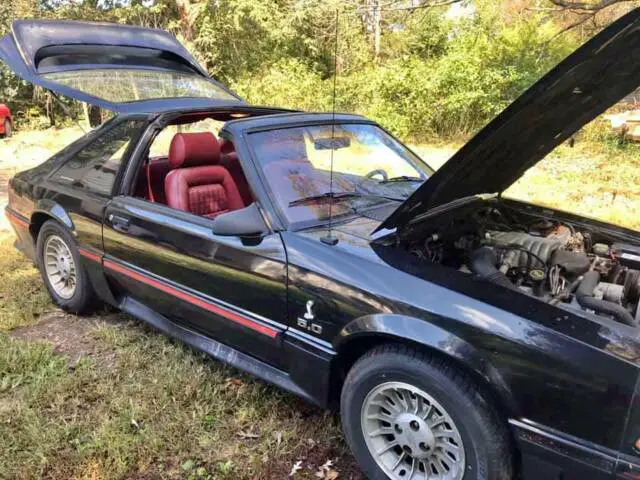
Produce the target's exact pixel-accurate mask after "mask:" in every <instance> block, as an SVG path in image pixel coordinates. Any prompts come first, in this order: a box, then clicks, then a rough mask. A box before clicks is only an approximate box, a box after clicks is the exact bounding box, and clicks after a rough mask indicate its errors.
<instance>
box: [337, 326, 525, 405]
mask: <svg viewBox="0 0 640 480" xmlns="http://www.w3.org/2000/svg"><path fill="white" fill-rule="evenodd" d="M338 338H339V340H338V341H337V342H336V344H335V345H334V348H335V349H336V352H337V358H336V360H337V361H336V364H335V366H334V369H333V371H332V381H331V391H330V402H331V403H333V402H335V401H338V402H339V398H340V394H341V391H342V386H343V383H344V379H345V378H346V374H347V373H348V371H349V370H350V369H351V367H352V366H353V365H354V364H355V362H356V361H357V360H358V359H359V358H361V357H362V356H363V355H365V354H366V353H367V352H369V351H370V350H371V349H373V348H375V347H377V346H379V345H382V344H388V343H396V344H403V345H407V346H410V347H412V348H415V349H418V350H421V351H424V352H427V353H429V354H430V355H433V356H437V357H439V358H442V359H444V360H447V361H449V362H450V363H452V364H453V365H454V366H455V367H457V368H458V369H460V370H461V371H462V372H463V373H465V374H466V375H467V376H469V377H470V378H471V379H473V380H474V381H475V382H476V383H477V384H478V386H480V387H481V388H482V389H483V390H484V391H486V392H487V394H488V395H489V396H490V398H491V400H492V401H493V402H494V403H495V404H496V407H498V408H499V409H500V411H502V412H506V413H507V415H508V416H515V415H517V411H518V408H517V404H516V401H515V400H514V397H513V395H512V392H511V390H510V388H509V387H508V385H507V383H506V382H505V381H504V379H503V378H502V375H501V374H500V372H499V371H498V370H497V369H496V368H495V367H494V366H493V365H492V364H491V363H490V362H489V361H488V359H487V358H486V356H485V355H483V354H482V352H481V351H479V350H478V349H477V348H476V347H474V346H473V345H472V344H470V343H469V342H467V341H466V340H464V339H462V338H460V337H459V336H457V335H455V334H454V333H452V332H449V331H447V330H445V329H443V328H442V327H440V326H438V325H435V324H434V323H431V322H429V321H426V320H423V319H419V318H414V317H408V316H404V315H370V316H367V317H362V318H359V319H357V320H354V321H353V322H351V323H350V324H349V325H347V326H346V327H345V328H344V329H343V330H342V332H341V333H340V335H339V337H338Z"/></svg>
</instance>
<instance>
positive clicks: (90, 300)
mask: <svg viewBox="0 0 640 480" xmlns="http://www.w3.org/2000/svg"><path fill="white" fill-rule="evenodd" d="M36 249H37V254H38V267H39V268H40V273H41V275H42V279H43V281H44V284H45V286H46V287H47V290H48V291H49V295H50V296H51V299H52V300H53V301H54V302H55V304H56V305H58V306H59V307H60V308H62V309H63V310H67V311H69V312H72V313H76V314H79V313H87V312H89V311H90V310H91V309H92V308H93V307H94V306H95V304H96V294H95V292H94V290H93V286H92V285H91V281H90V280H89V275H88V274H87V271H86V270H85V268H84V266H83V265H82V262H81V261H80V254H79V252H78V248H77V247H76V242H75V240H74V238H73V237H72V236H71V234H70V233H69V232H68V231H67V230H66V229H65V228H63V227H62V226H61V225H60V224H59V223H57V222H55V221H54V220H48V221H47V222H45V223H44V225H42V228H41V229H40V233H39V234H38V241H37V245H36Z"/></svg>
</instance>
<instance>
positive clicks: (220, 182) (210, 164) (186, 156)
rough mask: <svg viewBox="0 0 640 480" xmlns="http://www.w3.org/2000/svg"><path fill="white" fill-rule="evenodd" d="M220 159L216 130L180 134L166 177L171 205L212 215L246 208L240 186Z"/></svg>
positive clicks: (172, 143) (175, 138)
mask: <svg viewBox="0 0 640 480" xmlns="http://www.w3.org/2000/svg"><path fill="white" fill-rule="evenodd" d="M220 160H221V159H220V143H219V142H218V140H217V139H216V137H215V136H214V135H213V134H212V133H209V132H203V133H178V134H176V135H175V136H174V137H173V140H172V141H171V147H170V148H169V165H170V166H171V171H170V172H169V173H168V175H167V176H166V178H165V180H164V190H165V194H166V196H167V205H168V206H170V207H172V208H176V209H178V210H184V211H186V212H191V213H194V214H196V215H200V216H203V217H209V218H215V217H216V216H218V215H220V214H222V213H226V212H230V211H233V210H238V209H241V208H243V207H244V203H243V201H242V198H241V197H240V193H239V192H238V187H236V183H235V181H234V180H233V178H232V177H231V174H230V173H229V171H228V170H227V169H226V168H225V167H223V166H221V165H220Z"/></svg>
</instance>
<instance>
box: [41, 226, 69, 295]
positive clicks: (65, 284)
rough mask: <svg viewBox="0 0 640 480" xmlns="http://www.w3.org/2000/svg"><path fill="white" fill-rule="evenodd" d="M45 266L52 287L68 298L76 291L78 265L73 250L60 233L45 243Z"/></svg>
mask: <svg viewBox="0 0 640 480" xmlns="http://www.w3.org/2000/svg"><path fill="white" fill-rule="evenodd" d="M44 267H45V272H46V274H47V279H48V280H49V284H50V285H51V288H53V290H54V291H55V292H56V294H57V295H58V296H59V297H61V298H63V299H65V300H68V299H70V298H71V297H73V295H74V294H75V292H76V285H77V283H76V265H75V262H74V260H73V255H72V254H71V250H69V247H68V246H67V244H66V243H65V242H64V240H63V239H62V238H61V237H59V236H58V235H51V236H50V237H48V238H47V240H46V242H45V244H44Z"/></svg>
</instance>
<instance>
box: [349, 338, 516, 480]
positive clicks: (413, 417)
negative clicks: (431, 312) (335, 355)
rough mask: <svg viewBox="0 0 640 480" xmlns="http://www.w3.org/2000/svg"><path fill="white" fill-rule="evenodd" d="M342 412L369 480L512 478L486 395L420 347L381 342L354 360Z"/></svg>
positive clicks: (504, 436) (501, 431)
mask: <svg viewBox="0 0 640 480" xmlns="http://www.w3.org/2000/svg"><path fill="white" fill-rule="evenodd" d="M341 415H342V425H343V428H344V433H345V437H346V440H347V443H348V444H349V446H350V448H351V451H352V452H353V454H354V455H355V457H356V459H357V461H358V463H359V464H360V466H361V467H362V469H363V470H364V472H365V474H366V475H367V477H368V478H370V479H371V480H389V479H391V480H423V479H425V478H427V477H428V478H429V479H434V480H439V479H441V478H442V479H444V478H447V479H451V480H510V479H511V478H512V477H513V461H512V450H511V445H510V439H509V433H508V429H507V426H506V424H505V422H504V421H503V420H502V419H501V418H500V417H499V415H498V414H497V412H496V410H495V408H493V406H492V405H491V403H490V401H489V399H488V398H487V396H486V395H484V393H483V392H482V391H481V390H480V389H479V388H478V387H477V386H476V385H475V383H474V382H473V381H471V379H470V378H468V377H467V376H466V375H465V374H464V373H463V372H460V371H459V370H458V369H456V368H455V367H454V366H453V365H451V364H450V363H449V362H447V361H444V360H441V359H439V358H434V357H432V356H429V355H427V354H425V353H423V352H421V351H419V350H415V349H412V348H409V347H406V346H403V345H391V344H390V345H382V346H380V347H376V348H374V349H373V350H371V351H370V352H369V353H367V354H366V355H365V356H363V357H362V358H360V359H359V360H358V361H357V362H356V363H355V365H354V366H353V367H352V368H351V370H350V371H349V374H348V375H347V378H346V380H345V383H344V386H343V389H342V396H341ZM427 473H428V475H427Z"/></svg>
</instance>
